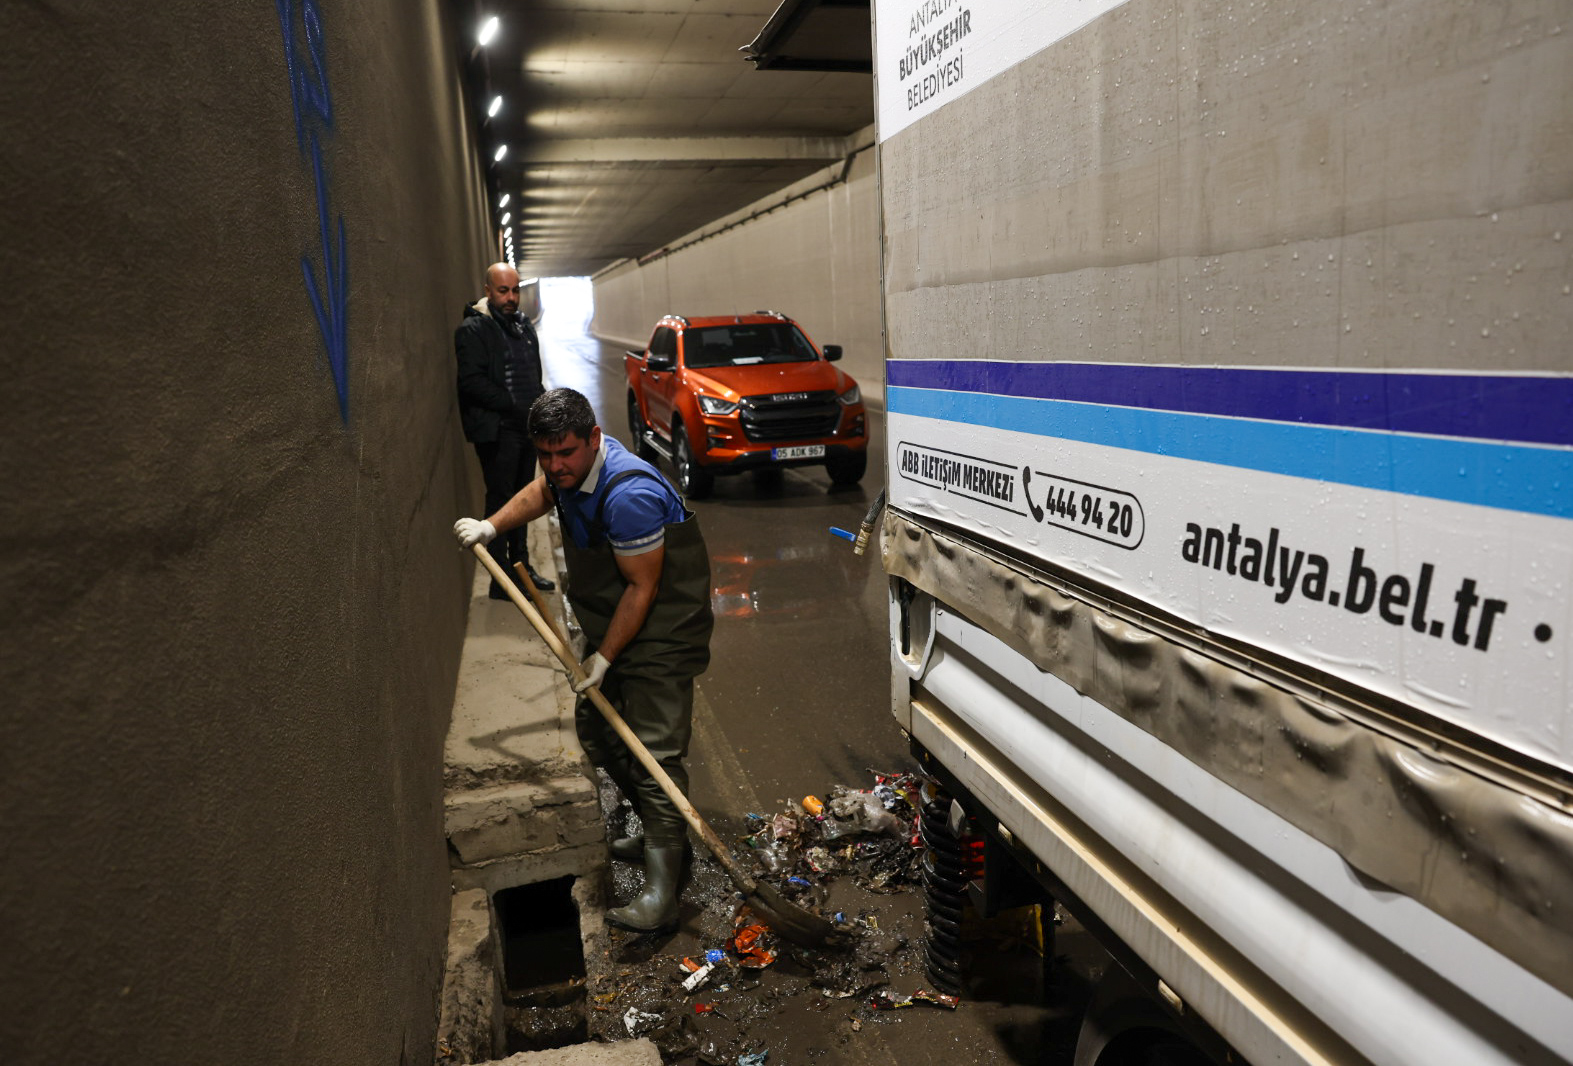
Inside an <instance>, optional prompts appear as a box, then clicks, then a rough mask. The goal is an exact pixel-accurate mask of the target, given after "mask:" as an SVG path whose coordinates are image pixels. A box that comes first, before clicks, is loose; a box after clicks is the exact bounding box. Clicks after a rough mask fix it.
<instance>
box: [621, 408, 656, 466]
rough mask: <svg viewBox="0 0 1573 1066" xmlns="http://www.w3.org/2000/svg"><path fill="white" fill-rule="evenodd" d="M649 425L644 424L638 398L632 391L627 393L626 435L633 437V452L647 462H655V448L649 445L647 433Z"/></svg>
mask: <svg viewBox="0 0 1573 1066" xmlns="http://www.w3.org/2000/svg"><path fill="white" fill-rule="evenodd" d="M649 432H650V427H649V426H647V425H645V421H644V416H643V415H641V414H640V413H639V398H638V397H637V396H635V395H634V394H633V393H632V392H630V393H629V394H628V435H629V436H630V437H632V438H633V441H634V448H633V452H634V454H635V455H637V456H638V457H639V458H641V459H643V460H644V461H645V462H647V463H653V462H655V449H654V448H652V447H650V438H649V437H648V436H647V434H648V433H649Z"/></svg>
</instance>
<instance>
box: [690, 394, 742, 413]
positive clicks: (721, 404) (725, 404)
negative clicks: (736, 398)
mask: <svg viewBox="0 0 1573 1066" xmlns="http://www.w3.org/2000/svg"><path fill="white" fill-rule="evenodd" d="M699 409H700V410H701V411H703V412H704V413H705V414H707V415H729V414H731V413H732V412H733V411H736V410H737V404H735V403H733V402H732V401H731V400H723V399H721V397H719V396H701V397H699Z"/></svg>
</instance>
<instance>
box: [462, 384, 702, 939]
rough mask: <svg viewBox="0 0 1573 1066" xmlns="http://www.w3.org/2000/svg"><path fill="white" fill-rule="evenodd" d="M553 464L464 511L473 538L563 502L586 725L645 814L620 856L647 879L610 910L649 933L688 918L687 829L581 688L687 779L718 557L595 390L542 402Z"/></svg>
mask: <svg viewBox="0 0 1573 1066" xmlns="http://www.w3.org/2000/svg"><path fill="white" fill-rule="evenodd" d="M530 436H531V438H532V439H533V440H534V443H535V450H536V455H537V456H538V457H539V459H540V463H541V470H542V471H543V473H542V475H541V476H540V477H538V478H536V479H535V480H534V481H532V482H530V484H528V485H526V486H525V487H524V488H523V489H521V490H520V491H519V493H518V494H517V495H516V496H514V497H513V499H511V500H509V501H508V502H507V503H506V504H504V505H503V506H502V508H501V509H500V510H498V511H497V512H496V513H495V514H493V515H491V516H489V517H488V518H486V519H484V520H479V521H478V520H476V519H474V518H461V519H459V521H458V522H456V523H455V524H454V527H453V531H454V534H455V535H456V536H457V537H458V538H459V542H460V543H461V544H463V545H464V546H465V547H466V548H468V547H470V546H472V545H474V544H478V543H480V544H485V543H489V542H490V541H491V539H492V538H493V537H495V536H497V535H498V534H499V533H505V532H507V531H508V530H511V529H517V528H518V527H520V526H522V525H523V524H525V523H526V522H530V521H533V520H534V519H537V518H540V517H541V516H543V515H545V514H546V513H547V512H548V511H551V510H552V509H554V508H555V509H556V511H557V517H558V520H559V522H560V523H561V525H562V531H563V553H564V555H565V556H566V558H567V562H568V583H567V588H566V594H567V596H568V601H569V603H571V604H572V605H573V609H574V614H575V615H577V616H578V618H579V624H580V626H581V627H582V628H583V629H584V633H585V636H586V638H587V639H588V641H589V643H590V645H591V646H592V647H593V648H594V649H595V650H594V652H593V653H592V654H591V655H590V657H589V658H588V659H586V660H585V661H584V673H585V681H584V683H582V684H578V685H575V686H574V689H575V691H576V692H579V693H581V696H580V699H579V701H578V704H577V705H576V706H575V708H574V724H575V726H576V727H577V730H578V733H579V740H580V743H582V744H583V745H584V752H585V754H586V755H587V756H589V758H590V761H591V762H592V763H594V764H595V765H597V766H600V767H604V768H605V770H606V771H607V773H608V774H609V775H610V776H611V778H612V780H613V781H614V782H616V783H617V786H618V787H619V788H620V789H622V791H623V795H624V796H626V797H627V798H628V801H629V803H631V804H632V805H633V808H634V811H635V812H636V813H637V814H638V815H639V818H640V820H641V821H642V822H643V823H644V835H643V837H642V838H640V837H623V838H621V839H618V840H614V841H613V842H612V853H613V854H614V855H616V856H618V857H619V858H624V859H630V860H637V859H639V858H641V857H642V858H643V859H644V865H645V880H644V886H643V887H642V888H641V890H640V892H639V895H638V896H636V897H635V898H634V900H633V901H632V902H631V903H629V904H628V905H627V906H626V907H618V908H615V909H613V910H610V911H607V913H606V917H607V919H608V920H610V921H612V922H615V923H617V924H618V925H622V926H625V927H627V928H630V929H636V930H639V931H641V932H654V931H656V930H662V929H669V928H672V927H673V926H675V925H676V924H677V916H678V887H677V885H678V879H679V877H680V876H681V874H682V867H683V858H684V855H685V853H686V850H687V838H688V829H687V825H686V823H685V822H684V821H683V816H682V815H681V814H680V813H679V812H678V809H677V806H676V805H675V804H674V803H673V802H672V801H671V799H670V798H668V797H667V795H666V793H664V792H662V791H661V788H660V786H659V785H657V784H656V783H655V780H654V779H653V778H652V777H651V776H650V775H649V773H648V772H646V770H645V769H644V767H643V766H642V765H640V763H639V762H638V760H636V759H635V758H634V756H633V753H632V752H630V751H629V750H628V748H627V746H626V745H625V744H624V743H623V742H622V741H621V740H620V739H619V738H618V736H617V734H616V733H614V732H613V731H612V729H611V727H610V726H608V725H607V724H606V721H605V719H603V718H602V717H601V715H600V714H599V712H597V711H596V710H595V707H594V706H593V705H592V704H591V703H590V701H589V700H588V699H587V698H585V697H584V696H583V695H582V693H584V692H585V691H586V690H588V689H589V687H590V686H591V685H599V686H600V688H601V692H602V693H603V694H604V695H605V696H606V698H607V699H608V700H610V701H611V703H612V705H613V706H614V707H616V708H617V710H618V712H619V713H620V714H621V715H622V716H623V718H624V719H625V720H626V721H627V723H628V725H629V728H631V729H632V730H633V732H634V735H635V736H637V737H638V738H639V739H640V740H641V741H642V742H643V743H644V745H645V747H647V748H649V749H650V753H651V754H652V755H653V756H655V758H656V760H657V761H658V762H659V763H660V764H661V768H662V769H664V770H665V771H666V772H667V773H668V774H669V775H671V778H672V780H673V781H674V782H675V783H676V784H677V787H678V788H679V789H680V790H681V791H683V792H685V793H686V792H687V791H688V772H687V770H686V769H685V768H684V767H683V756H684V755H685V754H687V752H688V740H689V736H690V734H691V733H692V731H693V714H694V678H696V677H698V676H699V674H701V673H702V672H703V671H704V669H705V667H706V666H708V665H709V663H710V630H711V628H712V627H713V624H714V618H713V616H712V615H711V613H710V556H709V554H708V552H707V551H706V550H705V542H704V538H703V537H702V536H701V535H700V533H699V521H698V519H697V518H696V517H695V516H694V515H693V513H692V512H690V511H689V510H688V508H687V507H685V506H684V505H683V500H682V497H681V496H679V495H678V494H677V492H676V491H675V490H674V489H673V488H672V486H671V485H670V484H668V483H667V480H666V479H665V478H664V477H662V476H661V474H660V472H659V471H657V470H656V469H655V467H653V466H651V465H650V464H649V463H647V462H645V461H644V460H643V459H640V458H639V457H638V456H636V455H634V454H633V453H632V452H630V451H628V449H626V448H624V447H623V446H622V445H621V444H619V443H618V442H617V441H615V440H612V439H611V438H610V437H607V436H605V435H603V434H602V432H601V427H600V426H598V425H597V424H596V421H595V412H594V411H593V410H591V408H590V402H589V401H588V400H586V399H585V398H584V397H583V396H582V395H580V394H579V393H577V392H575V391H574V390H572V389H552V390H551V391H550V392H547V393H545V394H543V395H542V396H541V397H540V398H539V399H538V400H536V401H535V403H534V404H533V405H531V407H530Z"/></svg>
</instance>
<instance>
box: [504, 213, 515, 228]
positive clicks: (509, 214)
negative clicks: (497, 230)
mask: <svg viewBox="0 0 1573 1066" xmlns="http://www.w3.org/2000/svg"><path fill="white" fill-rule="evenodd" d="M511 218H513V212H512V211H504V212H503V213H502V224H503V225H504V226H506V225H507V224H508V220H509V219H511Z"/></svg>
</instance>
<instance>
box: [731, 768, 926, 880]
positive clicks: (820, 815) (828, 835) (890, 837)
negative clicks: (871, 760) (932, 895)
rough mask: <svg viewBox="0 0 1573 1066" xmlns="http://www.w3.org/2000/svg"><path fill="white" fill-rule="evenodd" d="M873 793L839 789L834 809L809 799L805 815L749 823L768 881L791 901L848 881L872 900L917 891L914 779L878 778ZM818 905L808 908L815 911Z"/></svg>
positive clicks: (756, 817) (747, 840) (752, 846)
mask: <svg viewBox="0 0 1573 1066" xmlns="http://www.w3.org/2000/svg"><path fill="white" fill-rule="evenodd" d="M874 780H875V783H874V787H873V788H872V789H869V790H868V791H858V790H855V789H850V788H846V787H844V786H841V785H837V786H836V787H835V788H833V789H831V791H830V802H829V803H824V802H822V801H821V800H820V799H819V798H818V797H817V796H807V797H804V799H803V804H802V807H801V809H799V810H786V811H782V812H780V813H779V814H776V815H775V816H774V817H771V818H766V817H765V816H764V815H762V814H750V815H748V823H749V830H750V832H749V834H748V835H747V836H746V837H744V838H743V840H742V843H744V844H745V845H747V847H748V849H749V853H750V854H751V855H752V856H753V858H754V861H755V862H756V863H757V864H758V866H759V868H760V871H761V873H762V874H763V875H764V876H765V877H766V879H768V880H771V881H772V882H774V883H775V885H776V887H777V888H779V889H781V891H782V892H783V894H785V895H786V896H787V898H788V899H793V900H795V901H796V902H797V903H799V905H805V901H804V900H803V899H801V898H799V897H802V896H804V895H810V896H811V895H812V890H813V889H814V888H815V887H816V886H818V885H822V884H824V883H825V882H826V881H827V880H828V879H832V878H834V877H837V876H839V875H842V874H848V873H849V874H851V875H852V877H853V880H854V881H856V883H857V884H858V885H859V886H861V887H863V888H866V889H868V890H869V891H871V892H898V891H900V890H901V889H902V888H903V887H904V886H906V885H911V884H916V883H918V863H919V860H920V859H921V857H922V843H921V841H920V840H919V839H918V831H917V819H918V802H919V798H918V792H919V788H920V785H921V782H920V781H919V780H918V779H917V778H916V777H915V776H914V775H912V774H876V775H875V778H874ZM813 902H814V901H813V900H812V899H810V900H809V901H807V905H809V907H810V909H813V908H812V903H813Z"/></svg>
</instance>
